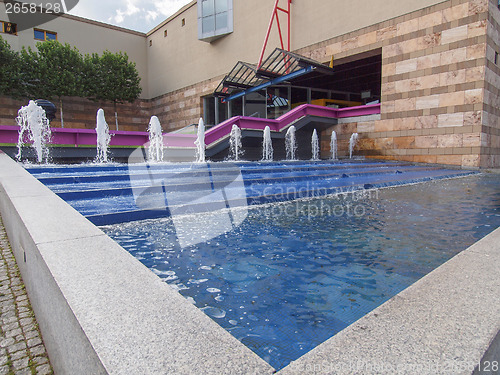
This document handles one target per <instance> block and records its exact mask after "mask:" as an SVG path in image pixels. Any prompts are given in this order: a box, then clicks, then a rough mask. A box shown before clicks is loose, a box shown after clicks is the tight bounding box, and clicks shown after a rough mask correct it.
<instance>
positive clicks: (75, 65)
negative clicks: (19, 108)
mask: <svg viewBox="0 0 500 375" xmlns="http://www.w3.org/2000/svg"><path fill="white" fill-rule="evenodd" d="M0 61H1V64H0V95H5V96H10V97H14V98H21V97H23V98H30V99H34V98H37V99H38V98H43V99H49V100H51V99H55V98H57V99H59V101H60V102H61V100H62V99H61V98H62V97H63V96H80V97H87V98H89V99H92V100H107V101H111V102H113V103H115V104H116V103H123V102H133V101H134V100H135V99H137V98H138V97H139V95H140V93H141V87H140V77H139V73H138V72H137V69H136V66H135V63H133V62H130V61H129V59H128V56H127V54H126V53H122V52H119V53H111V52H109V51H105V52H104V53H103V54H102V55H101V56H99V55H97V54H91V55H85V56H82V54H81V53H80V52H79V51H78V50H77V49H76V48H74V47H71V46H70V45H69V44H61V43H59V42H58V41H45V42H40V43H38V44H37V48H36V50H32V49H31V48H28V49H25V48H23V49H22V51H21V52H20V53H17V52H15V51H12V49H11V47H10V46H9V44H8V43H7V42H6V41H5V40H3V39H2V38H1V37H0ZM61 104H62V103H61Z"/></svg>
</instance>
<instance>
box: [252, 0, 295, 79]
mask: <svg viewBox="0 0 500 375" xmlns="http://www.w3.org/2000/svg"><path fill="white" fill-rule="evenodd" d="M285 1H286V2H287V9H288V10H285V9H284V8H282V7H280V6H278V5H279V2H280V0H276V2H275V3H274V8H273V13H272V15H271V21H269V26H268V28H267V33H266V37H265V39H264V44H263V46H262V51H261V52H260V58H259V62H258V64H257V69H259V68H260V66H261V64H262V60H263V59H264V53H265V52H266V47H267V42H268V41H269V35H270V34H271V29H272V27H273V22H274V18H275V17H276V24H277V25H278V33H279V37H280V43H281V49H285V46H284V43H283V33H282V32H281V24H280V20H279V14H278V11H281V12H283V13H285V14H287V21H288V27H287V32H288V35H287V42H288V43H287V48H286V50H287V51H290V40H291V38H290V30H291V28H290V14H291V7H290V4H291V2H292V0H285Z"/></svg>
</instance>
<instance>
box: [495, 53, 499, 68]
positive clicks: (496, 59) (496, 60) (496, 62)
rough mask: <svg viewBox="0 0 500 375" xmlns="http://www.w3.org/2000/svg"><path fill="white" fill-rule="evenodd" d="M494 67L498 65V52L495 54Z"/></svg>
mask: <svg viewBox="0 0 500 375" xmlns="http://www.w3.org/2000/svg"><path fill="white" fill-rule="evenodd" d="M495 65H498V52H495Z"/></svg>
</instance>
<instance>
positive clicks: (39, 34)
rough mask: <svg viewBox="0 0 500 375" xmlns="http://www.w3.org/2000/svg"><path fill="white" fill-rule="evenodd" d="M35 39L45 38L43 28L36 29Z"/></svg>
mask: <svg viewBox="0 0 500 375" xmlns="http://www.w3.org/2000/svg"><path fill="white" fill-rule="evenodd" d="M35 39H39V40H45V33H44V32H43V31H41V30H35Z"/></svg>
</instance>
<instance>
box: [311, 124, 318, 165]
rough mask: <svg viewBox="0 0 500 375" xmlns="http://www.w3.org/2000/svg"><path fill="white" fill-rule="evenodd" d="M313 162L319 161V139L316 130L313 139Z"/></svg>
mask: <svg viewBox="0 0 500 375" xmlns="http://www.w3.org/2000/svg"><path fill="white" fill-rule="evenodd" d="M311 150H312V160H319V138H318V132H317V131H316V129H314V131H313V135H312V139H311Z"/></svg>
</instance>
